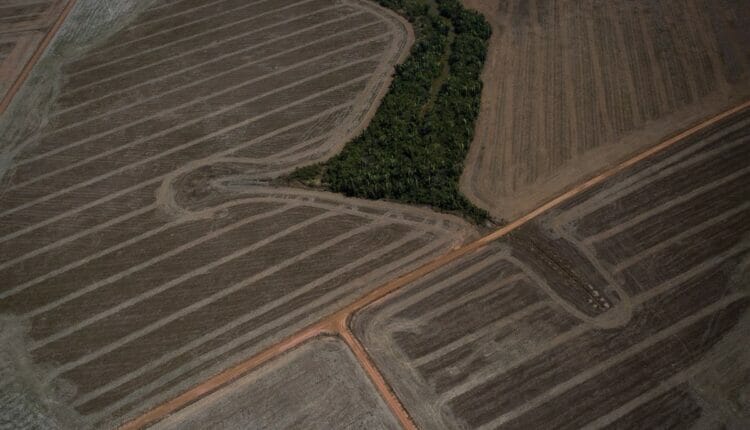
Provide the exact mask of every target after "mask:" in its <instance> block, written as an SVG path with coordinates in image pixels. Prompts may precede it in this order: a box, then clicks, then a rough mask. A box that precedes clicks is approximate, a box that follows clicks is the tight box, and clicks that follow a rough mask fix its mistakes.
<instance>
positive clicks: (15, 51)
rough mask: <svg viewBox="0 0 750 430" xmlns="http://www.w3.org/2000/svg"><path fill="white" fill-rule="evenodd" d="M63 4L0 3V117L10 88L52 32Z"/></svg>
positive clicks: (57, 1) (63, 0)
mask: <svg viewBox="0 0 750 430" xmlns="http://www.w3.org/2000/svg"><path fill="white" fill-rule="evenodd" d="M66 3H67V1H66V0H47V1H34V2H30V1H26V0H0V113H2V112H3V110H5V107H6V106H7V104H8V102H9V101H10V97H11V96H12V94H9V91H10V89H11V87H12V86H13V85H14V83H15V82H16V80H17V79H19V77H21V75H22V73H23V71H24V68H25V66H26V64H27V63H28V62H29V60H30V59H31V57H32V56H33V55H34V52H35V51H37V49H38V48H39V47H40V44H41V43H42V41H43V40H44V39H45V36H46V34H47V32H48V31H49V30H50V29H51V28H52V26H53V25H54V24H55V22H56V21H57V19H58V18H59V16H60V14H61V13H62V11H63V10H64V9H65V6H66Z"/></svg>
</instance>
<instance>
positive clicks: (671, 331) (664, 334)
mask: <svg viewBox="0 0 750 430" xmlns="http://www.w3.org/2000/svg"><path fill="white" fill-rule="evenodd" d="M744 297H746V296H745V295H744V294H740V293H737V294H732V295H729V296H727V297H725V298H723V299H721V300H719V301H718V302H715V303H713V304H711V305H710V306H707V307H705V308H703V309H702V310H701V311H700V312H697V313H694V314H692V315H690V316H688V317H685V318H683V319H681V320H680V321H678V322H676V323H675V324H673V325H671V326H669V327H668V328H666V329H664V330H661V331H659V332H658V333H656V334H654V335H653V336H651V337H649V338H648V339H646V340H643V341H641V342H638V343H637V344H635V345H633V346H631V347H629V348H627V349H626V350H625V351H623V352H621V353H620V354H617V355H614V356H613V357H611V358H609V359H607V360H604V361H602V362H601V363H599V364H597V365H595V366H591V367H589V368H588V369H586V370H585V371H583V372H581V373H579V374H577V375H576V376H574V377H572V378H570V379H568V380H567V381H565V382H561V383H559V384H557V385H555V386H554V387H551V388H550V389H548V390H546V391H545V392H544V393H542V394H540V395H538V396H536V397H535V398H534V399H532V400H530V401H528V402H526V403H524V404H523V405H521V406H518V407H517V408H515V409H513V410H511V411H508V412H507V413H505V414H503V415H501V416H499V417H497V418H495V419H494V420H492V421H491V422H489V423H486V424H484V425H482V426H481V427H479V430H485V429H491V428H497V427H498V426H500V425H502V424H504V423H506V422H508V421H511V420H513V419H514V418H517V417H520V416H521V415H524V414H526V413H528V412H531V411H532V410H533V409H534V408H535V407H538V406H541V405H543V404H544V403H546V402H547V401H549V400H552V399H554V398H555V397H556V396H559V395H561V394H563V393H565V392H567V391H569V390H571V389H574V388H575V387H576V386H578V385H580V384H582V383H584V382H586V381H588V380H589V379H591V378H594V377H596V376H597V375H599V374H600V373H602V372H604V371H606V370H607V369H609V368H611V367H614V366H616V365H617V364H620V363H622V362H623V361H625V360H627V359H628V358H630V357H633V356H635V355H637V354H639V353H641V352H643V351H644V350H646V349H647V348H649V347H651V346H654V345H656V344H658V343H659V342H662V341H664V340H666V339H668V338H669V337H671V336H674V335H676V334H678V333H679V332H680V331H681V330H683V329H685V328H687V327H689V326H690V325H692V324H694V323H697V322H698V321H700V320H701V319H703V318H705V317H707V316H709V315H711V314H713V313H715V312H718V311H720V310H722V309H724V308H726V307H727V306H729V305H731V304H732V303H734V302H735V301H737V300H740V299H742V298H744Z"/></svg>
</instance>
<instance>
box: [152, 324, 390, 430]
mask: <svg viewBox="0 0 750 430" xmlns="http://www.w3.org/2000/svg"><path fill="white" fill-rule="evenodd" d="M279 411H283V413H280V412H279ZM153 428H154V429H155V430H168V429H196V430H203V429H209V428H210V429H226V430H234V429H237V430H239V429H248V428H257V429H266V428H269V429H270V428H274V429H303V428H304V429H311V430H312V429H320V430H329V429H331V428H337V429H346V430H349V429H351V430H360V429H368V430H370V429H372V430H386V429H393V430H395V429H398V428H400V427H399V425H398V423H397V422H396V420H395V419H394V418H393V416H392V415H391V412H390V411H389V410H388V408H387V407H386V405H385V404H383V400H382V399H381V398H380V397H379V396H378V395H377V394H376V392H375V391H374V390H373V389H372V387H371V386H370V381H369V380H368V379H367V376H366V375H365V374H364V372H362V369H361V368H360V367H359V363H358V362H357V360H356V358H355V357H354V355H353V354H352V353H351V351H350V350H349V348H348V347H347V346H346V345H345V344H344V343H343V342H341V341H339V340H337V339H335V338H332V337H322V338H318V339H315V340H313V341H309V342H308V343H306V344H304V345H302V346H300V347H299V348H297V349H295V350H293V351H290V352H288V353H286V354H284V355H283V356H281V357H279V358H278V359H276V360H274V361H273V362H271V363H268V364H267V365H265V366H263V367H261V368H259V369H257V370H256V371H254V372H252V373H250V374H249V375H247V376H245V377H243V378H241V379H240V380H238V381H237V382H235V383H233V384H232V385H231V386H229V387H227V388H226V389H223V390H220V391H218V392H215V393H213V394H211V395H209V396H207V397H205V398H203V399H201V400H199V401H198V402H196V403H194V404H192V405H190V406H189V407H187V408H185V409H184V410H182V411H180V412H178V413H176V414H174V415H172V416H170V417H169V418H167V419H165V420H164V421H162V422H160V423H158V424H157V425H155V426H154V427H153Z"/></svg>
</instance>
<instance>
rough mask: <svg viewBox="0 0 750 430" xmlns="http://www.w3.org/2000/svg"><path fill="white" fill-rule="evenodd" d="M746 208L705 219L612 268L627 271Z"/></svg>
mask: <svg viewBox="0 0 750 430" xmlns="http://www.w3.org/2000/svg"><path fill="white" fill-rule="evenodd" d="M748 208H750V202H746V203H743V204H741V205H739V206H737V207H735V208H733V209H731V210H728V211H726V212H723V213H721V214H719V215H716V216H715V217H712V218H710V219H707V220H705V221H703V222H702V223H700V224H697V225H694V226H692V227H690V228H688V229H685V230H683V231H681V232H680V234H678V235H675V236H672V237H670V238H669V239H668V240H664V241H662V242H659V243H657V244H656V245H654V246H651V247H650V248H648V249H644V250H643V251H641V252H640V253H638V254H636V255H634V256H632V257H630V258H628V259H625V260H622V261H620V262H618V263H617V265H615V267H614V271H615V272H622V271H624V270H627V269H628V268H629V267H630V266H632V265H634V264H636V263H638V262H639V261H641V260H643V259H644V258H648V257H649V256H651V255H653V254H655V253H657V252H659V251H661V250H663V249H665V248H667V247H669V246H672V245H674V244H675V243H680V242H681V241H682V240H684V239H685V238H687V237H690V236H692V235H693V234H696V233H700V232H701V231H703V230H705V229H708V228H711V227H713V226H716V225H718V224H721V223H722V222H724V221H726V220H727V219H728V218H731V217H733V216H735V215H737V214H739V213H740V212H744V211H746V210H747V209H748Z"/></svg>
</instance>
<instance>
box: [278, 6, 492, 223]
mask: <svg viewBox="0 0 750 430" xmlns="http://www.w3.org/2000/svg"><path fill="white" fill-rule="evenodd" d="M379 3H380V4H381V5H382V6H385V7H388V8H390V9H393V10H395V11H396V12H398V13H400V14H401V15H403V16H404V17H406V18H407V19H408V20H409V21H410V22H411V24H412V25H413V26H414V29H415V33H416V41H415V44H414V47H413V48H412V51H411V55H410V56H409V58H408V59H407V60H406V61H405V62H404V63H403V64H401V65H399V66H397V67H396V73H395V76H394V79H393V81H392V83H391V86H390V88H389V90H388V93H387V94H386V96H385V97H384V98H383V100H382V103H381V105H380V107H379V108H378V111H377V112H376V114H375V115H374V117H373V119H372V121H371V123H370V125H369V126H368V127H367V129H365V131H364V132H363V133H362V134H360V135H359V136H358V137H356V138H355V139H354V140H352V141H351V142H350V143H349V144H347V145H346V147H345V148H344V150H343V151H342V152H341V153H340V154H338V155H337V156H335V157H334V158H332V159H331V160H329V161H327V162H325V163H322V164H317V165H313V166H307V167H303V168H301V169H298V170H297V171H295V172H294V173H292V174H291V175H290V177H289V179H291V180H297V181H300V182H303V183H305V184H307V185H318V184H322V186H323V187H325V188H327V189H329V190H331V191H334V192H340V193H343V194H345V195H347V196H355V197H362V198H368V199H390V200H396V201H401V202H405V203H414V204H426V205H431V206H433V207H435V208H438V209H441V210H444V211H449V212H458V213H461V214H462V215H464V216H465V217H467V218H469V219H471V220H472V221H474V222H477V223H479V222H482V221H484V220H486V219H487V218H488V214H487V212H485V211H484V210H483V209H480V208H478V207H476V206H474V205H473V204H472V203H471V202H469V201H468V200H467V199H466V198H465V197H464V196H463V195H462V194H461V193H460V192H459V189H458V181H459V178H460V175H461V170H462V168H463V162H464V158H465V157H466V154H467V152H468V150H469V144H470V143H471V141H472V138H473V134H474V121H475V119H476V117H477V115H478V113H479V102H480V97H481V92H482V82H481V80H480V74H481V71H482V65H483V63H484V60H485V56H486V52H487V40H488V39H489V37H490V31H491V30H490V26H489V25H488V24H487V22H486V21H485V20H484V18H483V17H482V15H480V14H479V13H476V12H473V11H469V10H467V9H465V8H464V7H463V6H462V5H461V4H460V2H459V1H458V0H437V2H436V3H430V2H428V1H427V0H379Z"/></svg>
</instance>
